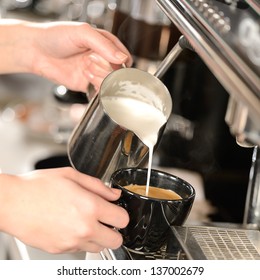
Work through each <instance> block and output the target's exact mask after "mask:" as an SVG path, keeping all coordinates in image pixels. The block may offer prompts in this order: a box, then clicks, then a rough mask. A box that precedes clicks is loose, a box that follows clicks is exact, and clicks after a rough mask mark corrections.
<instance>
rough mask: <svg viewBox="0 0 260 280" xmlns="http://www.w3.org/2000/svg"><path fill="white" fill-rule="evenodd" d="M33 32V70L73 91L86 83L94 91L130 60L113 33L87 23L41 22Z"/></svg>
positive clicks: (80, 89) (129, 62) (81, 88)
mask: <svg viewBox="0 0 260 280" xmlns="http://www.w3.org/2000/svg"><path fill="white" fill-rule="evenodd" d="M36 35H37V36H36V38H35V40H34V41H35V45H34V46H35V47H34V51H35V53H34V59H33V61H34V63H35V65H34V70H33V72H35V73H37V74H39V75H41V76H43V77H46V78H48V79H50V80H53V81H55V82H56V83H58V84H62V85H65V86H67V87H68V88H70V89H72V90H78V91H82V92H85V91H86V90H87V87H88V85H89V83H92V84H93V85H94V87H95V88H96V90H97V89H98V88H99V87H100V84H101V82H102V81H103V79H104V78H105V77H106V76H107V74H108V73H110V72H111V71H113V70H114V69H118V68H121V67H122V63H126V64H128V65H131V63H132V60H131V56H130V54H129V52H128V51H127V49H126V48H125V47H124V46H123V44H122V43H121V42H120V41H119V40H118V39H117V38H116V37H115V36H114V35H112V34H111V33H109V32H107V31H105V30H99V29H94V28H92V27H91V26H90V25H88V24H87V23H76V22H67V23H64V22H63V23H51V24H47V25H43V24H42V25H40V31H38V32H37V33H36Z"/></svg>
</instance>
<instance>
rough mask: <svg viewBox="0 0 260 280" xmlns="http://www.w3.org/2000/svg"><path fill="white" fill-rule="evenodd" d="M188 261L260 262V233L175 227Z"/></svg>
mask: <svg viewBox="0 0 260 280" xmlns="http://www.w3.org/2000/svg"><path fill="white" fill-rule="evenodd" d="M172 230H173V232H174V235H175V236H176V238H177V240H178V241H179V242H180V244H181V247H182V249H183V251H184V252H185V254H186V256H187V258H188V259H194V260H196V259H197V260H198V259H199V260H260V232H259V231H258V230H243V229H231V228H222V227H206V226H184V227H173V228H172Z"/></svg>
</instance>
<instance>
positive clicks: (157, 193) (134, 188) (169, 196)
mask: <svg viewBox="0 0 260 280" xmlns="http://www.w3.org/2000/svg"><path fill="white" fill-rule="evenodd" d="M124 188H125V189H126V190H129V191H131V192H133V193H136V194H139V195H143V196H146V186H144V185H143V186H140V185H133V184H131V185H128V186H124ZM147 197H151V198H157V199H166V200H176V199H181V196H180V195H178V194H177V193H176V192H175V191H173V190H168V189H161V188H157V187H151V186H149V191H148V195H147Z"/></svg>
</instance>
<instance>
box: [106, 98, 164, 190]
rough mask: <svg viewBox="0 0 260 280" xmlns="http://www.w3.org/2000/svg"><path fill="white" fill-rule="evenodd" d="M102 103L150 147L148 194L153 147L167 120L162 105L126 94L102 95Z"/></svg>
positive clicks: (118, 120) (111, 116) (109, 112)
mask: <svg viewBox="0 0 260 280" xmlns="http://www.w3.org/2000/svg"><path fill="white" fill-rule="evenodd" d="M157 103H158V100H157ZM102 104H103V106H104V109H105V111H106V112H107V113H108V114H109V116H110V118H111V119H113V120H114V121H115V122H116V123H118V124H119V125H120V126H122V127H124V128H126V129H128V130H131V131H132V132H133V133H135V134H136V135H137V136H138V138H139V139H140V140H141V141H142V142H143V143H144V144H145V145H146V146H147V147H148V148H149V160H148V174H147V183H146V195H148V191H149V183H150V176H151V168H152V156H153V149H154V146H155V144H156V143H157V140H158V133H159V130H160V128H161V127H162V126H163V125H164V124H165V123H166V121H167V118H166V116H165V115H164V114H163V112H162V111H161V110H159V109H158V108H162V105H161V104H158V105H159V106H156V107H155V106H154V104H152V103H147V102H144V101H142V100H136V99H133V98H131V97H125V96H113V97H111V96H107V97H102Z"/></svg>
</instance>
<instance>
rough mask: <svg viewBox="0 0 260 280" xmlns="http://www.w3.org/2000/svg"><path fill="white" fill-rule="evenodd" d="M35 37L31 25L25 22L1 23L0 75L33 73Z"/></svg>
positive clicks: (10, 21)
mask: <svg viewBox="0 0 260 280" xmlns="http://www.w3.org/2000/svg"><path fill="white" fill-rule="evenodd" d="M36 35H37V31H36V30H35V28H33V25H31V24H30V23H28V22H26V21H20V20H8V19H7V20H2V21H1V24H0V61H1V64H0V73H3V74H8V73H33V72H32V71H33V60H34V42H35V37H36Z"/></svg>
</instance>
